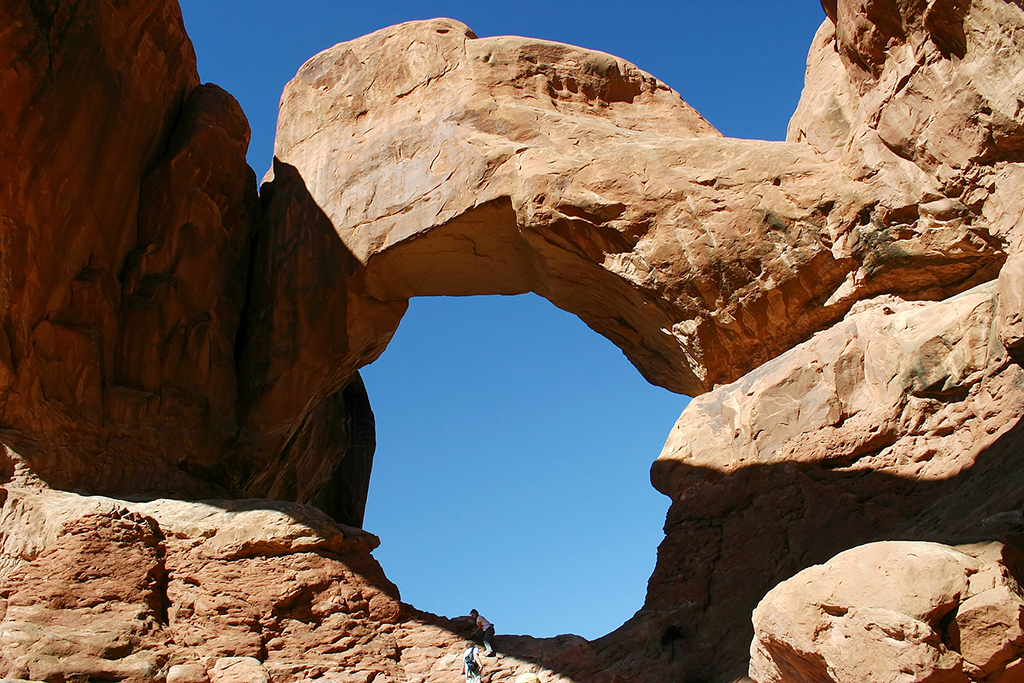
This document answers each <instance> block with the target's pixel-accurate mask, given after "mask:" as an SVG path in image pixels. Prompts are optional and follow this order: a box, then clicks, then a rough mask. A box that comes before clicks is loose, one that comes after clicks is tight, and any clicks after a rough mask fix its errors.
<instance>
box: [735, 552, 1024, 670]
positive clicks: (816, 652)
mask: <svg viewBox="0 0 1024 683" xmlns="http://www.w3.org/2000/svg"><path fill="white" fill-rule="evenodd" d="M963 551H964V552H961V551H960V550H957V549H954V548H950V547H948V546H943V545H939V544H935V543H920V542H882V543H873V544H868V545H865V546H861V547H859V548H855V549H852V550H848V551H846V552H843V553H840V554H839V555H837V556H836V557H834V558H833V559H831V560H829V561H828V562H827V563H825V564H824V565H817V566H814V567H810V568H808V569H805V570H803V571H802V572H800V573H799V574H797V575H796V576H794V577H793V578H791V579H789V580H787V581H785V582H783V583H781V584H779V585H778V586H777V587H775V588H774V589H772V590H771V591H770V592H769V593H768V595H766V596H765V598H764V600H762V601H761V603H760V604H759V605H758V606H757V609H755V610H754V616H753V622H754V629H755V638H754V642H753V645H752V646H751V665H750V675H751V678H753V679H754V680H755V681H757V682H758V683H769V682H778V683H781V682H782V681H787V682H789V683H805V682H806V683H810V682H811V681H815V682H818V681H821V682H825V681H828V682H829V683H847V682H849V683H854V682H858V683H859V682H861V681H879V682H888V681H908V682H909V681H950V682H951V683H952V682H954V681H956V682H964V683H966V682H967V681H979V680H985V681H999V680H1004V676H1006V678H1005V680H1013V674H1012V673H1011V674H1007V672H1006V670H1007V668H1008V667H1007V665H1008V664H1010V665H1012V664H1013V663H1014V662H1015V660H1017V659H1018V658H1019V657H1020V654H1021V651H1022V648H1024V632H1022V631H1021V629H1020V620H1021V616H1022V614H1024V600H1022V599H1021V588H1020V585H1019V584H1018V577H1016V576H1014V574H1013V572H1014V571H1016V570H1018V569H1019V567H1008V566H1006V565H1005V564H1002V563H1000V562H999V560H1001V559H1003V556H1004V554H1005V553H1007V552H1009V553H1010V554H1011V555H1012V554H1013V553H1014V552H1015V551H1009V549H1006V548H1004V547H1002V546H1001V545H1000V544H991V545H990V546H988V547H984V546H983V547H977V546H975V547H967V548H964V549H963ZM972 555H974V556H973V557H972ZM979 579H988V580H987V581H986V580H979ZM993 579H995V580H994V581H993ZM992 583H995V584H996V585H994V586H993V585H991V584H992ZM947 616H954V618H953V619H949V618H947Z"/></svg>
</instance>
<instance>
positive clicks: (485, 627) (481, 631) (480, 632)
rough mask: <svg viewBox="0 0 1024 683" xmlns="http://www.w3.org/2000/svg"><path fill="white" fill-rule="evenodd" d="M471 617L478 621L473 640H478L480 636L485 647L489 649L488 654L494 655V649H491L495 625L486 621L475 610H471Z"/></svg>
mask: <svg viewBox="0 0 1024 683" xmlns="http://www.w3.org/2000/svg"><path fill="white" fill-rule="evenodd" d="M469 616H471V617H473V619H474V620H475V621H476V631H475V632H474V633H473V640H476V639H477V636H479V637H480V639H481V640H482V641H483V644H484V647H486V648H487V652H486V654H489V655H492V654H494V648H493V647H491V638H493V637H494V624H492V623H491V622H489V621H487V620H486V619H484V618H483V617H482V616H481V615H480V613H479V612H477V611H476V610H475V609H474V610H470V612H469Z"/></svg>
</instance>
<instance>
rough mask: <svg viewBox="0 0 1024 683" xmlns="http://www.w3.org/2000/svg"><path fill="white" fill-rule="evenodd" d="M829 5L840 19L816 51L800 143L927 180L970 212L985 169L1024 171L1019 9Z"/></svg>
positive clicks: (908, 0)
mask: <svg viewBox="0 0 1024 683" xmlns="http://www.w3.org/2000/svg"><path fill="white" fill-rule="evenodd" d="M824 4H825V6H826V11H827V12H828V14H829V18H828V19H827V20H826V21H825V22H824V23H823V24H822V26H821V29H819V31H818V35H817V36H816V37H815V40H814V44H813V45H812V48H811V52H810V56H809V58H808V73H807V83H806V87H805V90H804V97H803V98H802V99H801V103H800V106H799V107H798V109H797V112H796V114H795V115H794V116H793V119H792V121H791V122H790V128H789V139H790V140H792V141H794V142H796V141H807V142H809V143H810V144H811V145H813V146H814V147H815V148H816V149H817V150H818V151H820V152H821V153H822V154H824V155H825V156H826V157H829V158H834V159H837V160H842V161H843V163H845V164H847V165H849V166H851V167H852V168H857V167H858V166H860V167H861V168H862V169H863V173H866V174H871V175H875V174H879V173H881V174H883V175H891V176H893V174H900V175H902V176H903V177H904V178H906V179H910V178H912V177H914V175H919V174H920V173H921V172H922V171H923V172H924V173H925V174H927V175H929V176H934V177H936V178H937V179H938V180H939V181H940V182H941V183H942V184H943V189H944V191H945V193H946V194H947V196H948V197H950V198H961V199H966V200H967V201H966V202H964V203H965V204H971V203H973V200H976V199H978V198H979V197H978V195H977V193H976V190H977V189H979V187H980V188H981V189H983V187H984V182H981V183H978V182H977V180H978V170H979V168H978V166H979V165H991V164H994V163H996V162H1001V161H1020V160H1021V153H1022V152H1024V112H1022V111H1021V108H1020V106H1019V104H1018V103H1019V101H1020V100H1021V98H1022V97H1024V83H1021V82H1020V79H1019V77H1018V75H1019V74H1020V72H1021V69H1022V68H1024V54H1022V53H1021V50H1020V44H1019V40H1020V39H1019V31H1020V30H1021V28H1022V27H1024V17H1022V16H1021V8H1020V6H1019V5H1018V4H1016V3H1013V2H1005V1H1004V0H975V1H973V2H962V1H961V0H941V1H939V2H927V3H926V2H924V1H923V0H838V2H836V1H835V0H832V2H831V3H829V2H826V3H824ZM905 162H909V165H908V164H907V163H905ZM915 166H916V168H914V167H915ZM893 177H895V176H893ZM961 193H962V194H961Z"/></svg>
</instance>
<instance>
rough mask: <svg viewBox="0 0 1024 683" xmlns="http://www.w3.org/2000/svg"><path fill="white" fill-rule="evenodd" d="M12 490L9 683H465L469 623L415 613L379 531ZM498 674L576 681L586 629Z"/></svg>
mask: <svg viewBox="0 0 1024 683" xmlns="http://www.w3.org/2000/svg"><path fill="white" fill-rule="evenodd" d="M0 490H2V491H4V492H5V494H6V496H5V497H4V506H3V507H4V513H5V515H6V517H5V518H4V519H3V523H2V524H0V529H2V538H0V540H2V548H3V552H4V554H5V555H4V557H5V564H4V566H5V567H6V570H5V571H4V572H3V573H2V574H0V675H13V676H18V677H21V678H29V677H31V678H33V679H36V680H73V679H75V678H82V679H87V678H89V677H92V678H94V679H100V680H123V681H131V682H138V683H143V682H146V683H150V682H156V681H165V680H166V681H168V682H176V683H215V682H216V681H246V682H247V683H248V682H250V681H260V680H273V681H275V682H277V683H291V682H292V681H296V682H297V681H303V680H309V679H310V678H318V679H322V680H329V681H342V682H352V683H355V682H357V681H358V682H360V683H363V682H365V681H366V680H367V678H368V677H372V676H382V677H384V678H387V679H391V680H407V681H410V682H413V681H415V682H416V683H426V682H427V681H452V682H453V683H454V682H455V681H459V680H461V678H462V676H461V653H462V652H463V651H464V650H465V647H466V644H467V642H468V640H467V637H468V635H469V631H468V630H463V629H460V627H459V625H458V621H455V620H448V619H445V618H442V617H436V616H434V615H430V614H425V613H421V612H417V611H416V610H414V609H412V608H409V607H407V606H405V605H402V604H401V603H400V602H399V601H398V593H397V589H396V588H395V587H394V586H393V585H392V584H391V583H390V582H389V581H388V580H387V578H386V577H385V576H384V573H383V572H382V571H381V569H380V567H379V566H378V565H377V563H376V562H375V561H374V560H373V558H372V557H371V556H370V555H369V550H370V549H371V548H372V547H374V546H375V545H376V542H377V540H376V538H375V537H373V536H372V535H370V534H367V533H366V532H364V531H361V530H358V529H353V528H350V527H344V526H342V525H338V524H336V523H335V522H333V521H332V520H330V519H329V518H327V517H326V516H325V515H323V514H322V513H321V512H320V511H319V510H317V509H316V508H312V507H309V506H303V505H296V504H287V503H281V502H275V501H268V500H263V501H231V500H228V501H203V502H184V501H176V500H153V501H147V502H132V501H125V500H118V499H113V498H106V497H99V496H79V495H77V494H72V493H66V492H58V491H53V490H50V489H47V488H45V487H42V488H40V487H14V486H8V487H6V488H4V489H0ZM496 642H497V644H498V646H499V648H500V652H501V654H500V655H497V656H494V657H487V658H485V662H484V664H485V670H486V671H487V673H488V676H489V679H490V680H493V681H496V682H509V683H511V681H513V679H515V677H516V676H518V675H521V674H524V673H537V672H540V673H541V675H542V676H543V678H544V680H545V681H548V683H561V682H563V681H564V682H566V683H568V682H569V681H571V680H573V678H571V677H569V676H565V675H563V674H562V673H561V671H560V670H561V669H565V668H567V667H572V666H579V664H580V662H581V659H582V660H584V661H585V660H586V659H587V658H588V657H589V656H590V655H591V651H590V649H589V646H588V645H587V643H586V641H584V640H583V639H581V638H578V637H575V636H571V637H569V636H566V637H561V638H555V639H534V638H530V637H527V636H500V637H499V638H498V639H496Z"/></svg>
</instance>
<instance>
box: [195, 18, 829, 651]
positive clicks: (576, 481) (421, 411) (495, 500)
mask: <svg viewBox="0 0 1024 683" xmlns="http://www.w3.org/2000/svg"><path fill="white" fill-rule="evenodd" d="M182 11H183V13H184V16H185V25H186V27H187V29H188V31H189V35H190V36H191V37H192V40H193V42H194V43H195V46H196V53H197V55H198V58H199V72H200V76H201V77H202V79H203V81H207V82H213V83H217V84H218V85H220V86H222V87H224V88H225V89H227V90H228V91H229V92H231V93H232V94H233V95H234V96H235V97H236V98H238V100H239V102H240V103H241V104H242V107H243V108H244V109H245V112H246V115H247V116H248V117H249V122H250V125H251V126H252V130H253V138H252V144H251V146H250V150H249V163H250V165H251V166H252V167H253V168H254V169H255V170H256V174H257V176H259V177H262V175H263V173H264V172H265V171H266V169H267V168H269V167H270V163H271V156H272V153H273V136H274V126H275V122H276V118H277V103H278V99H279V97H280V94H281V90H282V88H283V87H284V85H285V83H286V82H287V81H288V80H289V79H290V78H291V77H292V76H293V75H294V74H295V72H296V71H297V70H298V68H299V67H300V66H301V65H302V63H303V62H305V61H306V59H308V58H309V57H311V56H313V55H314V54H316V53H317V52H319V51H320V50H323V49H325V48H327V47H330V46H331V45H334V44H335V43H338V42H341V41H344V40H350V39H352V38H356V37H358V36H360V35H363V34H366V33H369V32H372V31H375V30H377V29H379V28H383V27H385V26H388V25H391V24H395V23H399V22H402V21H409V20H412V19H427V18H431V17H438V16H447V17H452V18H454V19H458V20H460V21H463V22H465V23H466V24H468V25H469V26H470V27H471V28H472V29H473V30H474V31H475V32H476V33H477V34H478V35H481V36H487V35H501V34H515V35H525V36H531V37H536V38H544V39H547V40H556V41H560V42H566V43H572V44H575V45H581V46H584V47H588V48H592V49H597V50H602V51H604V52H610V53H612V54H615V55H618V56H620V57H623V58H625V59H627V60H629V61H631V62H633V63H635V64H637V65H638V66H639V67H640V68H642V69H644V70H646V71H649V72H650V73H652V74H654V75H655V76H657V77H658V78H659V79H661V80H662V81H664V82H666V83H668V84H669V85H670V86H672V87H673V88H675V89H676V90H677V91H679V92H680V93H681V94H682V96H683V98H684V99H685V100H687V101H688V102H689V103H690V104H691V105H693V106H694V107H696V108H697V110H698V111H700V112H701V113H702V114H703V115H704V116H705V118H707V119H708V120H709V121H710V122H711V123H712V124H713V125H714V126H716V127H717V128H718V129H719V130H720V131H722V132H723V133H724V134H726V135H729V136H732V137H747V138H759V139H768V140H779V139H782V138H783V137H784V136H785V131H786V123H787V121H788V119H789V117H790V115H791V114H792V112H793V109H794V108H795V106H796V103H797V100H798V98H799V95H800V89H801V87H802V84H803V71H804V62H805V58H806V53H807V48H808V46H809V45H810V42H811V38H812V37H813V35H814V31H815V30H816V29H817V27H818V25H819V24H820V23H821V21H822V20H823V19H824V13H823V12H822V10H821V6H820V5H819V4H818V2H817V1H816V0H779V1H777V2H770V3H769V2H763V0H761V1H760V2H754V1H753V0H733V1H732V2H728V3H708V2H694V1H691V0H676V1H675V2H655V1H649V0H633V1H632V2H628V3H624V2H621V0H620V1H617V2H608V1H606V0H590V1H588V2H540V1H537V0H518V1H516V2H490V3H489V2H480V0H474V1H473V2H469V1H462V0H451V1H440V0H439V1H428V0H424V1H419V2H414V1H411V0H407V1H395V2H389V1H388V0H377V1H375V2H359V3H355V2H324V1H313V0H292V2H288V3H285V2H268V1H266V0H256V1H254V0H247V1H245V2H243V1H241V0H184V1H183V2H182ZM363 377H364V379H365V381H366V385H367V389H368V391H369V393H370V401H371V403H372V405H373V409H374V412H375V414H376V416H377V457H376V461H375V463H374V472H373V477H372V480H371V485H370V497H369V501H368V504H367V514H366V521H365V526H366V528H367V529H368V530H369V531H372V532H373V533H376V534H377V535H378V536H380V537H381V541H382V544H381V547H380V548H379V549H378V550H377V551H375V553H374V554H375V556H376V557H377V559H378V560H379V561H380V562H381V564H382V565H383V566H384V569H385V571H386V572H387V574H388V576H389V577H390V578H391V579H392V580H393V581H395V582H396V583H397V584H398V585H399V587H400V588H401V590H402V597H403V599H405V600H406V601H407V602H411V603H412V604H414V605H416V606H417V607H419V608H421V609H426V610H430V611H433V612H436V613H439V614H445V615H448V616H457V615H460V614H466V613H468V612H469V610H470V609H471V608H473V607H476V608H477V609H479V610H480V612H481V613H482V614H484V615H485V616H487V617H488V618H489V619H490V620H491V621H493V622H494V623H495V626H496V628H497V631H498V633H499V634H500V633H529V634H532V635H535V636H553V635H557V634H559V633H578V634H580V635H583V636H585V637H588V638H595V637H598V636H601V635H603V634H605V633H607V632H609V631H611V630H612V629H614V628H615V627H617V626H618V625H620V624H621V623H622V622H623V621H625V620H626V619H628V618H629V617H630V616H632V614H633V613H634V612H635V611H636V610H637V609H639V608H640V606H641V605H642V603H643V599H644V594H645V591H646V587H647V579H648V578H649V576H650V574H651V571H652V569H653V568H654V561H655V554H656V547H657V544H658V542H659V541H660V540H661V538H662V524H663V523H664V519H665V513H666V511H667V509H668V504H669V501H668V499H667V498H665V497H664V496H662V495H660V494H659V493H657V492H656V491H654V489H653V488H652V487H651V485H650V480H649V469H650V464H651V462H652V461H653V460H654V458H655V457H657V455H658V453H659V452H660V450H661V446H662V444H663V443H664V441H665V438H666V437H667V436H668V432H669V430H670V429H671V427H672V424H673V422H674V421H675V419H676V418H677V417H678V415H679V413H680V412H681V411H682V409H683V408H684V407H685V405H686V398H685V397H682V396H677V395H673V394H670V393H669V392H667V391H664V390H662V389H659V388H657V387H653V386H651V385H649V384H647V383H646V382H645V381H644V380H643V378H641V376H640V374H639V373H638V372H636V370H635V369H634V368H633V367H632V366H631V365H630V364H629V363H628V362H627V361H626V359H625V357H624V356H623V355H622V354H621V353H620V352H619V351H618V349H616V348H615V347H614V346H612V344H611V343H610V342H608V341H607V340H605V339H604V338H602V337H600V336H598V335H597V334H595V333H594V332H592V331H591V330H590V329H588V328H587V327H586V326H585V325H584V324H583V323H582V322H580V321H579V320H578V319H577V318H575V317H573V316H571V315H570V314H568V313H565V312H563V311H560V310H558V309H556V308H555V307H554V306H552V305H550V304H548V303H547V302H546V301H544V300H542V299H540V298H539V297H536V296H533V295H527V296H522V297H472V298H467V299H448V298H437V299H434V298H432V299H418V300H414V301H413V302H412V305H411V306H410V309H409V313H408V314H407V315H406V318H405V319H404V320H403V322H402V325H401V327H400V328H399V330H398V333H397V334H396V335H395V339H394V341H393V342H392V344H391V346H390V347H389V348H388V350H387V351H386V352H385V353H384V355H383V356H382V357H381V359H380V360H378V361H377V362H376V363H374V364H373V365H372V366H370V367H368V368H365V369H364V371H363Z"/></svg>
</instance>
